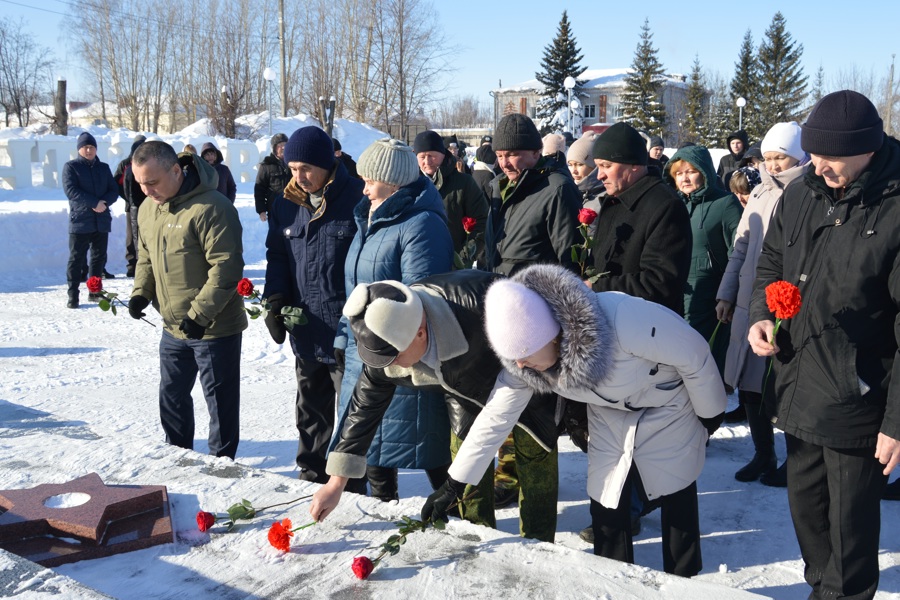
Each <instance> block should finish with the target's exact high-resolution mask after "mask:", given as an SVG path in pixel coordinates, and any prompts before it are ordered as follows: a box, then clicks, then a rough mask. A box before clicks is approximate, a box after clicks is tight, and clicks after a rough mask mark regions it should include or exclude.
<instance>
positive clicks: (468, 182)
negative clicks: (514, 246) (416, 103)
mask: <svg viewBox="0 0 900 600" xmlns="http://www.w3.org/2000/svg"><path fill="white" fill-rule="evenodd" d="M413 152H415V153H416V160H417V161H418V163H419V170H420V171H421V172H422V174H423V175H425V176H426V177H428V178H429V179H431V182H432V183H434V187H436V188H437V189H438V192H440V194H441V198H442V199H443V200H444V212H446V213H447V227H448V228H449V229H450V237H451V238H452V239H453V250H454V251H455V252H457V253H459V252H461V251H462V249H463V246H465V244H466V240H467V239H469V236H471V237H472V239H474V240H475V243H476V248H477V252H476V256H481V254H482V252H483V249H484V235H483V234H484V228H485V226H486V225H487V213H488V207H487V199H485V197H484V193H482V191H481V189H479V187H478V184H477V183H475V180H474V179H472V176H471V175H466V174H465V173H460V172H459V171H458V170H456V168H455V166H454V163H455V159H454V158H453V157H452V156H451V155H450V154H449V153H448V152H447V149H446V148H444V141H443V140H442V139H441V136H440V135H438V134H437V133H436V132H434V131H430V130H425V131H422V132H420V133H419V134H418V135H416V139H415V140H414V141H413ZM466 217H469V218H471V219H475V226H474V227H473V228H472V230H471V232H470V233H468V234H467V233H466V231H465V229H464V227H463V219H464V218H466ZM469 258H470V259H474V258H475V256H472V257H469Z"/></svg>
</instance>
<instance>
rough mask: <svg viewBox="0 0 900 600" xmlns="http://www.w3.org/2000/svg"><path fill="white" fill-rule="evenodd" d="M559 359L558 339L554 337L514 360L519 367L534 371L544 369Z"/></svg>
mask: <svg viewBox="0 0 900 600" xmlns="http://www.w3.org/2000/svg"><path fill="white" fill-rule="evenodd" d="M557 361H559V341H558V339H556V338H554V339H553V340H551V341H550V342H549V343H548V344H547V345H546V346H544V347H543V348H541V349H540V350H538V351H537V352H535V353H534V354H532V355H530V356H526V357H525V358H520V359H519V360H517V361H516V366H518V367H519V368H520V369H534V370H535V371H542V372H543V371H546V370H547V369H549V368H550V367H552V366H553V365H555V364H556V363H557Z"/></svg>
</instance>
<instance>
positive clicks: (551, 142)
mask: <svg viewBox="0 0 900 600" xmlns="http://www.w3.org/2000/svg"><path fill="white" fill-rule="evenodd" d="M541 141H542V142H543V143H544V149H543V150H542V151H541V153H542V154H543V155H544V156H552V155H554V154H556V153H557V152H565V151H566V138H564V137H563V136H562V135H560V134H558V133H548V134H547V135H545V136H544V138H543V139H542V140H541Z"/></svg>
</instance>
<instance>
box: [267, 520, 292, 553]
mask: <svg viewBox="0 0 900 600" xmlns="http://www.w3.org/2000/svg"><path fill="white" fill-rule="evenodd" d="M293 535H294V532H293V531H291V520H290V519H284V520H283V521H281V523H279V522H278V521H275V522H274V523H272V527H271V528H270V529H269V543H270V544H272V546H274V547H275V548H277V549H278V550H281V551H282V552H288V551H290V549H291V537H293Z"/></svg>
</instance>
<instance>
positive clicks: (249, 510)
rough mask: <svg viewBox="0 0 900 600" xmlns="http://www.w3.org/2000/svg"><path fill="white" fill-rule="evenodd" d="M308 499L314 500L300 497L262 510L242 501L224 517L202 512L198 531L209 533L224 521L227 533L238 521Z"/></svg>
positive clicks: (229, 509) (234, 505) (307, 496)
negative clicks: (214, 526)
mask: <svg viewBox="0 0 900 600" xmlns="http://www.w3.org/2000/svg"><path fill="white" fill-rule="evenodd" d="M307 498H312V494H308V495H306V496H300V497H299V498H294V499H293V500H289V501H287V502H279V503H278V504H270V505H269V506H263V507H262V508H254V507H253V504H251V503H250V501H249V500H241V501H240V502H237V503H235V504H232V505H231V506H230V507H229V508H228V511H227V512H226V514H224V515H220V514H219V513H210V512H206V511H203V510H201V511H200V512H198V513H197V529H199V530H200V531H207V530H209V529H210V528H211V527H212V526H213V525H215V524H216V523H218V522H219V521H222V523H223V524H224V525H225V526H226V531H231V529H232V528H233V527H234V526H235V523H236V522H237V521H238V520H246V521H249V520H250V519H252V518H253V517H255V516H256V515H258V514H259V513H261V512H262V511H264V510H269V509H270V508H275V507H277V506H287V505H289V504H294V503H296V502H300V501H301V500H306V499H307Z"/></svg>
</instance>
